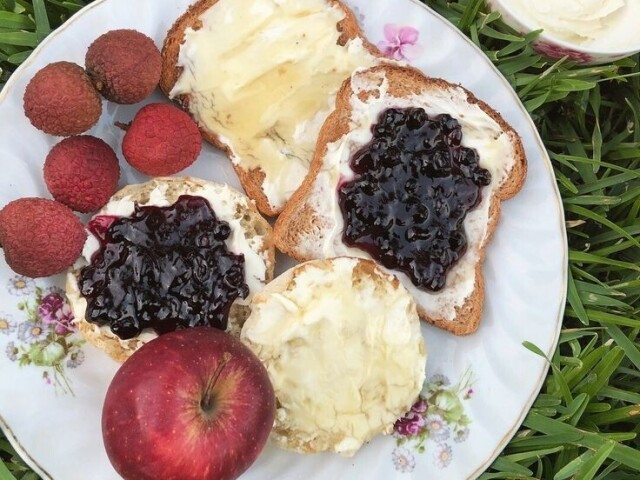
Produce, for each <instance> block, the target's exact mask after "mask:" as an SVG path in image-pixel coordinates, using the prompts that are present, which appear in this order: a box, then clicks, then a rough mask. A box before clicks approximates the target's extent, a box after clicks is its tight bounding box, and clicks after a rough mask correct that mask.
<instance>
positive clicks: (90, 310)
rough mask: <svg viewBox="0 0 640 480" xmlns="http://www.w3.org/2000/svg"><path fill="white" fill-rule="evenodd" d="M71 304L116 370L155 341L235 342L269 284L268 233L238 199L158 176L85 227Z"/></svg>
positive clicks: (207, 185) (70, 286) (71, 280)
mask: <svg viewBox="0 0 640 480" xmlns="http://www.w3.org/2000/svg"><path fill="white" fill-rule="evenodd" d="M87 230H88V239H87V241H86V244H85V247H84V250H83V253H82V256H81V258H80V259H79V260H78V262H77V263H76V265H75V266H74V269H73V270H72V271H71V272H70V273H69V274H68V276H67V297H68V298H69V301H70V303H71V307H72V309H73V313H74V316H75V318H76V323H77V325H78V328H79V330H80V332H81V333H82V334H83V336H84V337H85V338H86V339H87V340H88V341H89V342H91V343H92V344H94V345H95V346H97V347H99V348H101V349H103V350H105V351H106V352H107V353H108V354H109V355H110V356H111V357H113V358H114V359H115V360H117V361H119V362H123V361H124V360H126V359H127V358H128V357H129V356H130V355H131V354H132V353H133V352H134V351H135V350H137V349H138V348H139V347H141V346H142V345H143V344H144V343H146V342H148V341H150V340H152V339H153V338H155V337H157V336H158V335H160V334H163V333H167V332H170V331H174V330H179V329H183V328H189V327H196V326H210V327H213V328H218V329H221V330H226V331H228V332H230V333H235V334H239V332H240V328H241V326H242V324H243V322H244V320H245V319H246V317H247V315H248V313H249V307H248V305H249V302H250V301H251V298H252V296H253V294H255V293H256V292H257V291H259V290H261V289H262V288H263V286H264V285H266V284H267V283H268V282H269V281H270V280H271V278H272V277H273V268H274V247H273V241H272V233H271V226H270V225H269V223H268V222H267V221H266V220H265V219H264V218H262V217H261V216H260V214H259V213H258V211H257V210H256V208H255V206H254V205H253V203H252V202H251V201H250V200H249V199H248V198H247V197H246V196H244V195H243V194H241V193H240V192H238V191H236V190H233V189H232V188H230V187H228V186H226V185H221V184H218V183H213V182H208V181H204V180H200V179H196V178H157V179H154V180H152V181H150V182H147V183H144V184H139V185H129V186H127V187H125V188H124V189H122V190H121V191H119V192H118V193H116V194H115V195H114V196H113V197H112V199H111V200H110V201H109V202H108V203H107V205H106V206H105V207H104V208H103V209H102V210H101V211H100V212H99V213H98V214H97V215H95V216H94V217H93V218H92V219H91V220H90V222H89V224H88V226H87Z"/></svg>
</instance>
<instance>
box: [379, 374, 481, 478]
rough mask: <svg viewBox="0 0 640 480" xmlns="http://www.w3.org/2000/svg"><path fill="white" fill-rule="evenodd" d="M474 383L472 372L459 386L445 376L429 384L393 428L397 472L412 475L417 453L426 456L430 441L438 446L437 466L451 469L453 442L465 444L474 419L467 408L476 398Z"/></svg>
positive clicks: (434, 459) (393, 455)
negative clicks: (469, 402)
mask: <svg viewBox="0 0 640 480" xmlns="http://www.w3.org/2000/svg"><path fill="white" fill-rule="evenodd" d="M473 383H474V380H473V375H472V373H471V370H467V371H466V372H465V374H464V375H463V376H462V378H461V379H460V380H459V381H458V383H456V384H455V385H451V382H450V380H449V378H447V377H446V376H444V375H441V374H437V375H434V376H432V377H431V378H430V379H429V380H428V381H426V382H425V384H424V386H423V388H422V392H421V393H420V396H419V397H418V400H417V401H416V403H414V404H413V407H411V410H410V411H409V412H408V413H407V414H406V415H405V416H404V417H402V418H401V419H399V420H398V421H397V422H396V424H395V425H394V427H393V435H394V437H395V438H396V448H395V449H394V450H393V452H392V454H391V455H392V461H393V465H394V467H395V469H396V470H397V471H399V472H402V473H410V472H412V471H413V469H414V468H415V465H416V461H415V457H414V452H415V453H418V454H421V453H424V452H425V451H426V450H427V446H426V444H427V442H429V441H431V442H433V443H435V444H436V449H435V451H434V454H433V461H434V464H435V465H436V466H437V467H438V468H446V467H448V466H449V464H450V463H451V460H452V459H453V449H452V447H451V445H450V442H451V441H453V442H455V443H462V442H464V441H466V440H467V438H468V437H469V426H470V425H471V419H470V418H469V416H468V415H467V413H466V410H465V407H466V402H468V401H469V400H471V398H472V397H473V393H474V391H473ZM412 450H413V452H412Z"/></svg>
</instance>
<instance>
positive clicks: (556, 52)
mask: <svg viewBox="0 0 640 480" xmlns="http://www.w3.org/2000/svg"><path fill="white" fill-rule="evenodd" d="M534 48H535V50H536V51H537V52H538V53H542V54H543V55H546V56H547V57H550V58H556V59H557V58H562V57H568V58H569V60H572V61H574V62H577V63H589V62H591V61H593V57H592V56H591V55H589V54H588V53H585V52H578V51H576V50H572V49H570V48H565V47H561V46H560V45H556V44H554V43H550V42H543V41H540V42H537V43H536V44H535V45H534Z"/></svg>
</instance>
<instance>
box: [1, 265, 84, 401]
mask: <svg viewBox="0 0 640 480" xmlns="http://www.w3.org/2000/svg"><path fill="white" fill-rule="evenodd" d="M8 290H9V293H11V294H12V295H14V296H17V297H19V298H20V301H19V303H18V310H19V311H20V312H23V313H24V318H21V319H16V318H15V317H14V316H12V315H9V314H6V313H2V312H0V335H7V336H9V337H10V341H9V343H7V345H6V347H5V349H4V350H5V354H6V356H7V358H8V359H9V360H11V361H12V362H17V363H18V364H19V365H20V366H21V367H24V366H27V365H31V366H35V367H39V368H42V369H43V372H42V379H43V380H44V381H45V382H46V383H47V384H49V385H53V386H54V387H55V389H56V392H58V391H61V392H63V393H71V394H73V390H72V388H71V382H70V381H69V379H68V378H67V375H66V369H71V368H76V367H79V366H80V365H81V364H82V362H83V361H84V358H85V354H84V352H83V351H82V344H83V343H84V340H82V339H80V338H79V337H78V335H75V333H76V327H75V326H74V324H73V313H72V312H71V308H70V306H69V305H68V304H67V302H66V300H65V296H64V292H63V291H62V290H61V289H59V288H57V287H52V288H49V289H46V290H45V289H43V288H42V287H40V286H38V285H37V284H36V282H35V281H34V280H32V279H30V278H26V277H23V276H20V275H16V276H14V277H12V278H11V279H10V280H9V284H8Z"/></svg>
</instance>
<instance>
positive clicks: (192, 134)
mask: <svg viewBox="0 0 640 480" xmlns="http://www.w3.org/2000/svg"><path fill="white" fill-rule="evenodd" d="M201 149H202V137H201V136H200V131H199V130H198V126H197V125H196V124H195V122H194V121H193V120H192V119H191V117H190V116H189V115H187V114H186V113H185V112H183V111H182V110H180V109H179V108H177V107H174V106H173V105H168V104H166V103H152V104H150V105H147V106H146V107H144V108H142V109H141V110H140V111H139V112H138V113H137V114H136V116H135V118H134V119H133V122H132V123H131V125H130V126H129V128H128V130H127V133H126V135H125V136H124V140H123V142H122V153H123V154H124V158H125V159H126V160H127V162H129V164H131V166H132V167H133V168H135V169H136V170H139V171H140V172H142V173H145V174H147V175H152V176H165V175H173V174H175V173H178V172H179V171H181V170H184V169H185V168H187V167H188V166H189V165H191V164H192V163H193V162H195V161H196V158H198V155H199V154H200V150H201Z"/></svg>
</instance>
